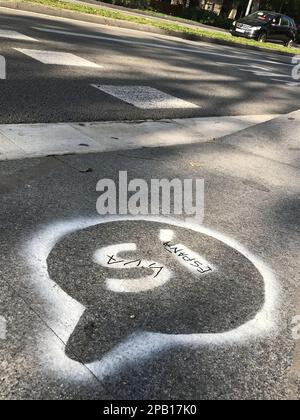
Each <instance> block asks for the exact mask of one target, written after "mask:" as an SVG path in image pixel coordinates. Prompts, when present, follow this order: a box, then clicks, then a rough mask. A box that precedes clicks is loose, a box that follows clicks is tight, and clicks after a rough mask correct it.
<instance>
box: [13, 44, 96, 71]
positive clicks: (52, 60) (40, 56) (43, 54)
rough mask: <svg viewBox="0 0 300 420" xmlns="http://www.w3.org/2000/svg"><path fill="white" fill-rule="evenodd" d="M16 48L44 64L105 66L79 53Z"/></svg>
mask: <svg viewBox="0 0 300 420" xmlns="http://www.w3.org/2000/svg"><path fill="white" fill-rule="evenodd" d="M15 50H16V51H19V52H20V53H22V54H25V55H27V56H29V57H31V58H33V59H34V60H37V61H39V62H41V63H43V64H51V65H57V66H76V67H90V68H103V66H100V65H99V64H96V63H93V62H91V61H88V60H85V59H84V58H81V57H78V56H77V55H74V54H71V53H65V52H58V51H45V50H30V49H27V48H15Z"/></svg>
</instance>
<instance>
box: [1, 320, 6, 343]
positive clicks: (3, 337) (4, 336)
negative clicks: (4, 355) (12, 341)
mask: <svg viewBox="0 0 300 420" xmlns="http://www.w3.org/2000/svg"><path fill="white" fill-rule="evenodd" d="M6 325H7V323H6V319H5V318H4V316H0V340H5V339H6Z"/></svg>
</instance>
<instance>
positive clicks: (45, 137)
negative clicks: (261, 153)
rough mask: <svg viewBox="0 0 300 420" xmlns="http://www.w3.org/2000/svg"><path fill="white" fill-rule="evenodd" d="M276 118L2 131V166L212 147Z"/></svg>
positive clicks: (2, 127) (45, 126)
mask: <svg viewBox="0 0 300 420" xmlns="http://www.w3.org/2000/svg"><path fill="white" fill-rule="evenodd" d="M274 117H276V115H252V116H251V115H250V116H238V117H216V118H191V119H181V120H180V119H178V120H162V121H144V122H143V121H140V122H139V121H137V122H94V123H84V122H81V123H65V124H64V123H62V124H13V125H11V124H3V125H0V160H11V159H24V158H30V157H43V156H49V155H64V154H74V153H76V154H82V153H99V152H107V151H114V150H126V149H139V148H141V147H167V146H174V145H185V144H192V143H205V142H209V141H214V140H216V139H218V138H220V137H223V136H224V135H228V134H234V133H236V132H239V131H241V130H244V129H245V128H248V127H250V126H253V125H255V124H259V123H262V122H265V121H268V120H270V119H272V118H274Z"/></svg>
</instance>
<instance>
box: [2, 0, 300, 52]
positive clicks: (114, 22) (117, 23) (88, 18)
mask: <svg viewBox="0 0 300 420" xmlns="http://www.w3.org/2000/svg"><path fill="white" fill-rule="evenodd" d="M0 7H5V8H7V9H13V10H21V11H24V12H33V13H40V14H44V15H49V16H55V17H61V18H67V19H73V20H78V21H82V22H91V23H98V24H101V25H108V26H113V27H117V28H124V29H133V30H137V31H142V32H149V33H155V34H161V35H169V36H173V37H176V38H180V39H186V40H189V41H200V42H207V43H210V44H218V45H226V46H230V47H236V48H240V49H246V50H254V51H260V52H266V53H269V54H275V55H282V56H285V57H294V55H295V54H294V53H289V52H282V51H274V50H270V49H268V48H264V47H256V46H252V45H242V44H236V43H234V42H230V41H224V40H219V39H214V38H210V37H206V36H199V35H192V34H188V33H179V32H177V31H172V30H165V29H159V28H154V27H151V26H148V25H141V24H138V23H133V22H127V21H122V20H118V19H112V18H106V17H102V16H95V15H89V14H86V13H80V12H73V11H71V10H57V9H54V8H52V7H49V6H40V5H36V4H30V3H22V2H18V1H14V2H12V1H0Z"/></svg>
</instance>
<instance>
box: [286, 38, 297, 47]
mask: <svg viewBox="0 0 300 420" xmlns="http://www.w3.org/2000/svg"><path fill="white" fill-rule="evenodd" d="M285 46H286V47H287V48H293V47H294V46H295V44H294V41H293V40H292V39H290V40H289V41H288V42H286V44H285Z"/></svg>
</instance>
